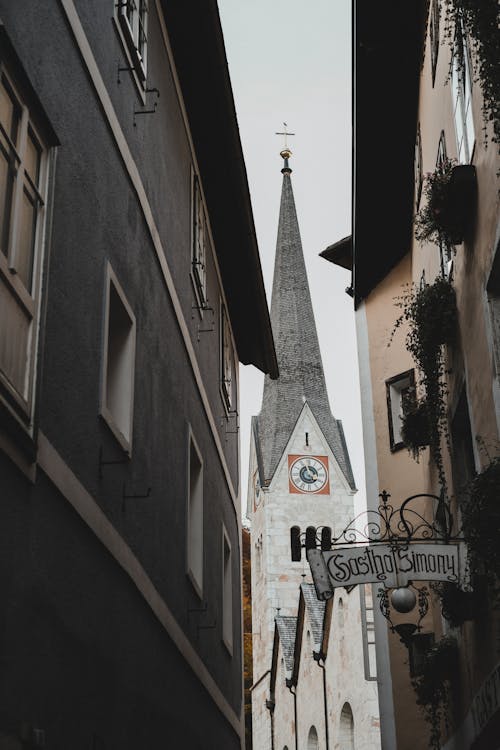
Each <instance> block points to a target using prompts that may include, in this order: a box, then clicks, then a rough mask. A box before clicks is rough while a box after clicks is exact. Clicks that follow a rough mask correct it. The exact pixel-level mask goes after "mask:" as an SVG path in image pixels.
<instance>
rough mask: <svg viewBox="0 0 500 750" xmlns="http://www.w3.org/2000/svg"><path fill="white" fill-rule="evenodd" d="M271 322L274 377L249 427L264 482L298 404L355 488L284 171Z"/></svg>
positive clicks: (296, 414) (267, 381)
mask: <svg viewBox="0 0 500 750" xmlns="http://www.w3.org/2000/svg"><path fill="white" fill-rule="evenodd" d="M271 324H272V328H273V335H274V341H275V347H276V354H277V358H278V366H279V373H280V374H279V378H278V379H277V380H271V379H270V378H269V376H266V378H265V381H264V395H263V399H262V408H261V410H260V414H259V415H258V416H257V417H256V418H255V420H254V430H255V433H256V436H257V438H258V445H259V444H260V445H259V447H260V457H261V463H262V471H263V476H262V477H261V479H262V481H263V482H264V483H268V482H269V481H270V480H271V479H272V477H273V475H274V472H275V471H276V468H277V465H278V462H279V460H280V458H281V456H282V454H283V451H284V449H285V447H286V444H287V442H288V440H289V439H290V436H291V434H292V431H293V428H294V426H295V423H296V421H297V419H298V417H299V414H300V412H301V410H302V408H303V406H304V403H305V401H307V403H308V404H309V406H310V408H311V411H312V412H313V414H314V416H315V418H316V420H317V422H318V424H319V426H320V428H321V430H322V431H323V434H324V435H325V438H326V439H327V441H328V444H329V446H330V448H331V450H332V452H333V454H334V456H335V458H336V459H337V461H338V463H339V466H340V468H341V470H342V472H343V473H344V476H345V478H346V479H347V481H348V483H349V485H350V486H351V488H352V489H355V484H354V477H353V474H352V469H351V462H350V460H349V454H348V452H347V446H346V442H345V437H344V431H343V429H342V423H341V422H340V421H339V420H337V419H335V418H334V417H333V415H332V413H331V411H330V405H329V402H328V394H327V391H326V384H325V376H324V373H323V363H322V361H321V354H320V349H319V344H318V336H317V333H316V324H315V321H314V314H313V309H312V304H311V295H310V292H309V284H308V281H307V273H306V267H305V263H304V255H303V252H302V242H301V239H300V231H299V224H298V220H297V213H296V210H295V201H294V197H293V190H292V183H291V179H290V170H286V169H285V170H283V188H282V193H281V207H280V218H279V226H278V239H277V243H276V259H275V265H274V280H273V292H272V300H271Z"/></svg>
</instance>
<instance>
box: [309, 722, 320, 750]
mask: <svg viewBox="0 0 500 750" xmlns="http://www.w3.org/2000/svg"><path fill="white" fill-rule="evenodd" d="M318 747H319V743H318V733H317V731H316V727H311V728H310V730H309V734H308V735H307V750H318Z"/></svg>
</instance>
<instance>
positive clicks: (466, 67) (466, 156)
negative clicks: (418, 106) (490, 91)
mask: <svg viewBox="0 0 500 750" xmlns="http://www.w3.org/2000/svg"><path fill="white" fill-rule="evenodd" d="M461 38H462V44H463V56H462V57H463V67H459V64H458V60H457V57H456V55H454V56H453V59H452V63H451V87H450V88H451V95H452V107H453V121H454V123H455V136H456V142H457V155H458V161H459V163H460V164H470V162H471V161H472V157H473V154H474V145H475V142H476V134H475V130H474V119H473V115H472V77H471V71H470V57H469V47H468V44H467V38H466V35H465V32H464V31H463V29H462V31H461Z"/></svg>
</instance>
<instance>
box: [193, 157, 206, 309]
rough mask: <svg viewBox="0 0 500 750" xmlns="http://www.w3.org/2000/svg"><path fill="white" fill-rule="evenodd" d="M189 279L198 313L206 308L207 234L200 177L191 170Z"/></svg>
mask: <svg viewBox="0 0 500 750" xmlns="http://www.w3.org/2000/svg"><path fill="white" fill-rule="evenodd" d="M191 227H192V230H191V281H192V283H193V287H194V291H195V296H196V303H197V307H198V311H199V312H200V314H201V313H202V311H203V310H206V309H207V305H208V301H207V255H208V248H209V235H208V226H207V219H206V214H205V207H204V205H203V197H202V193H201V186H200V179H199V177H198V175H197V174H196V173H195V171H194V170H192V171H191Z"/></svg>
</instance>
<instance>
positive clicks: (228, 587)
mask: <svg viewBox="0 0 500 750" xmlns="http://www.w3.org/2000/svg"><path fill="white" fill-rule="evenodd" d="M226 549H227V550H228V553H229V554H228V557H227V565H226ZM232 564H233V555H232V549H231V542H230V540H229V534H228V533H227V530H226V527H225V526H224V524H222V581H221V583H222V589H221V591H222V607H221V613H222V623H221V624H222V628H221V630H222V642H223V644H224V646H225V647H226V648H227V650H228V652H229V654H230V655H231V656H232V655H233V644H234V632H233V631H234V618H233V603H234V601H233V600H234V596H233V568H232ZM227 572H228V575H226V573H227ZM228 594H229V596H228Z"/></svg>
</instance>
